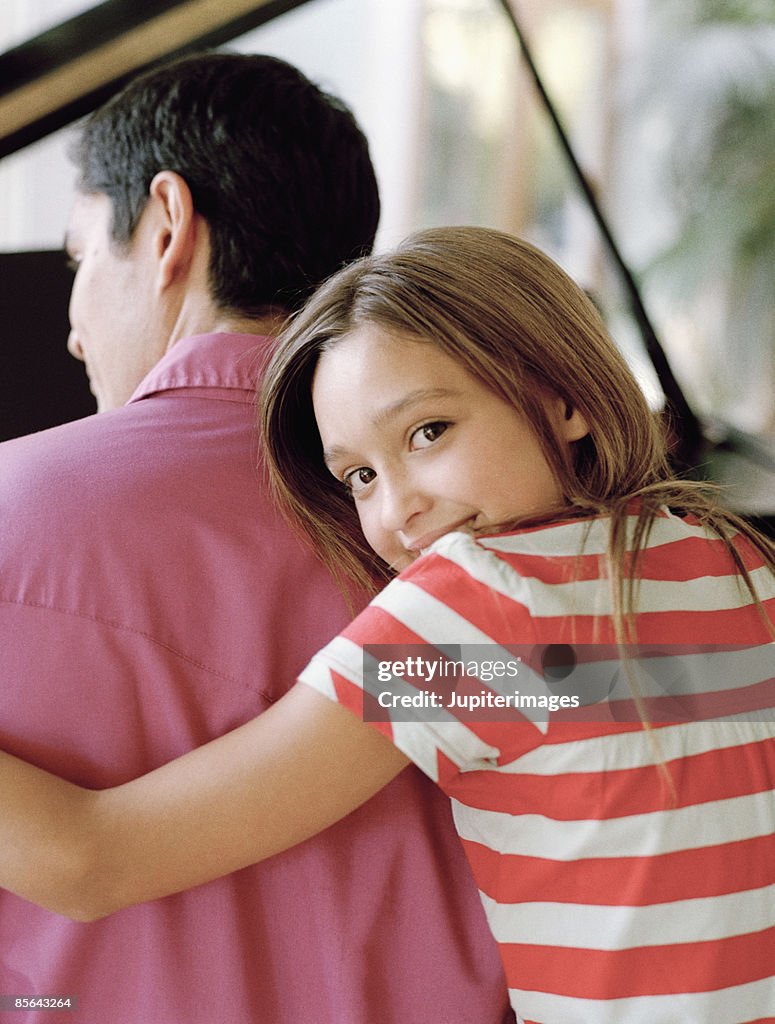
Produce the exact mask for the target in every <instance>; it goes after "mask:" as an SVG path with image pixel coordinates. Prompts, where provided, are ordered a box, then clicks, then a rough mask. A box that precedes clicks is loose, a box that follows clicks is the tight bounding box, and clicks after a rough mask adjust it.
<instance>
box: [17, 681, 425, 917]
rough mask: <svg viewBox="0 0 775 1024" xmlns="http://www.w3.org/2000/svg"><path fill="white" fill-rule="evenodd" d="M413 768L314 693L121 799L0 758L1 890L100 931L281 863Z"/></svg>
mask: <svg viewBox="0 0 775 1024" xmlns="http://www.w3.org/2000/svg"><path fill="white" fill-rule="evenodd" d="M406 764H408V761H407V758H406V757H405V756H404V755H403V754H402V753H401V752H400V751H398V750H397V749H396V748H395V747H394V746H393V745H392V743H390V741H389V740H388V739H386V738H385V737H384V736H382V735H381V734H380V733H378V732H376V731H375V730H374V729H372V728H371V727H370V726H368V725H364V723H363V722H361V721H359V720H358V718H357V717H356V716H355V715H353V714H351V713H350V712H349V711H347V710H345V709H344V708H342V707H340V706H339V705H338V704H335V703H334V702H332V701H330V700H329V699H328V698H327V697H324V696H322V695H321V694H319V693H317V692H316V691H315V690H313V689H311V688H310V687H308V686H305V685H303V684H300V685H296V686H294V687H293V689H292V690H290V691H289V693H288V694H286V696H285V697H283V698H282V700H280V701H278V702H277V704H275V705H274V706H273V707H271V708H270V709H269V710H268V711H266V712H264V713H263V714H262V715H260V716H259V717H258V718H256V719H254V720H253V721H252V722H249V723H248V724H247V725H243V726H241V727H240V728H238V729H235V730H234V731H233V732H231V733H228V734H227V735H226V736H223V737H221V738H220V739H218V740H214V741H213V742H212V743H208V744H206V745H205V746H203V747H200V748H198V749H197V750H194V751H191V753H189V754H186V755H185V756H183V757H181V758H179V759H178V760H176V761H172V762H171V763H170V764H167V765H165V766H164V767H163V768H159V769H157V770H156V771H153V772H150V773H149V774H148V775H144V776H143V777H142V778H140V779H136V780H135V781H133V782H128V783H126V784H124V785H122V786H116V787H115V788H113V789H105V790H97V791H95V790H88V789H82V788H81V787H79V786H75V785H73V784H72V783H69V782H65V781H64V780H62V779H60V778H57V777H56V776H53V775H50V774H49V773H47V772H44V771H42V770H41V769H39V768H35V767H33V766H32V765H29V764H27V763H26V762H24V761H20V760H18V759H17V758H14V757H12V756H11V755H9V754H0V821H2V830H0V886H3V887H4V888H7V889H10V890H11V891H13V892H15V893H17V894H18V895H19V896H23V897H24V898H25V899H29V900H32V901H33V902H34V903H39V904H40V905H41V906H44V907H46V908H48V909H49V910H54V911H56V912H57V913H60V914H65V915H66V916H68V917H73V918H75V919H76V920H84V921H88V920H94V919H96V918H99V917H103V916H105V915H106V914H110V913H112V912H113V911H115V910H119V909H121V908H122V907H125V906H129V905H130V904H133V903H141V902H144V901H145V900H152V899H156V898H158V897H160V896H166V895H169V894H170V893H173V892H179V891H180V890H182V889H189V888H191V887H192V886H195V885H199V884H201V883H202V882H207V881H210V880H211V879H213V878H217V877H219V876H221V875H225V874H228V873H229V872H231V871H236V870H238V869H239V868H243V867H246V866H247V865H248V864H253V863H255V862H256V861H259V860H263V859H264V858H265V857H270V856H272V854H275V853H280V852H281V851H282V850H285V849H287V848H288V847H290V846H294V845H295V844H296V843H299V842H301V841H302V840H304V839H307V838H309V837H310V836H312V835H315V834H316V833H318V832H320V831H322V830H323V829H324V828H326V827H327V826H328V825H331V824H333V823H334V822H335V821H338V820H339V819H340V818H343V817H345V815H347V814H349V812H350V811H352V810H354V809H355V808H356V807H358V806H360V804H362V803H364V802H365V801H366V800H368V798H369V797H370V796H372V795H373V794H374V793H376V792H377V791H378V790H379V789H381V788H382V787H383V786H385V785H387V783H388V782H389V781H390V780H391V779H392V778H393V777H394V776H395V775H397V774H398V773H399V771H401V769H402V768H403V767H405V765H406Z"/></svg>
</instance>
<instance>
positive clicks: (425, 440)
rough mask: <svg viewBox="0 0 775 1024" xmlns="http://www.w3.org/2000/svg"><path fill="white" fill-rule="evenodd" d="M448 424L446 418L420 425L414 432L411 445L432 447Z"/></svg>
mask: <svg viewBox="0 0 775 1024" xmlns="http://www.w3.org/2000/svg"><path fill="white" fill-rule="evenodd" d="M448 426H449V423H447V422H445V421H444V420H434V421H433V422H432V423H423V425H422V426H421V427H418V428H417V430H415V432H414V433H413V434H412V436H411V439H410V447H411V448H412V449H415V448H430V446H431V445H432V444H433V443H434V442H435V441H438V439H439V438H440V437H441V435H442V434H443V433H444V431H445V430H446V429H447V427H448Z"/></svg>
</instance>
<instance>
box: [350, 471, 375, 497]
mask: <svg viewBox="0 0 775 1024" xmlns="http://www.w3.org/2000/svg"><path fill="white" fill-rule="evenodd" d="M376 475H377V474H376V473H375V472H374V470H373V469H369V468H368V466H360V467H359V468H358V469H353V470H351V471H350V472H349V473H347V474H345V477H344V479H343V480H342V483H343V484H344V486H345V487H346V488H347V490H348V491H349V492H350V494H358V492H359V491H362V490H363V489H364V488H365V487H368V485H369V484H370V483H371V481H372V480H373V479H374V477H375V476H376Z"/></svg>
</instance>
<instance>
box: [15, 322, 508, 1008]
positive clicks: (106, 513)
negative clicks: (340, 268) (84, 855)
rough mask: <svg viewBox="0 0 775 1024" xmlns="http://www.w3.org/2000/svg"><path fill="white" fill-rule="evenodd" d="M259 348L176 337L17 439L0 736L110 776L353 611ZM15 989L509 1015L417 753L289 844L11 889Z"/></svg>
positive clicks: (267, 690)
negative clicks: (270, 473)
mask: <svg viewBox="0 0 775 1024" xmlns="http://www.w3.org/2000/svg"><path fill="white" fill-rule="evenodd" d="M268 344H269V342H268V341H267V340H266V339H260V338H255V337H248V336H238V335H226V334H220V335H202V336H198V337H193V338H187V339H184V340H182V341H180V342H178V343H177V344H176V345H175V346H174V347H173V348H172V349H171V350H170V351H169V352H168V353H167V355H166V356H165V357H164V359H162V361H161V362H160V363H159V364H158V365H157V366H156V367H155V368H154V369H153V370H152V371H151V373H150V374H149V375H148V377H147V378H146V379H145V380H144V381H143V383H142V384H141V386H140V387H139V388H138V390H137V391H136V393H135V394H134V395H133V397H132V399H131V400H130V402H129V403H128V404H127V405H126V406H124V407H123V408H121V409H117V410H113V411H111V412H107V413H102V414H100V415H99V416H91V417H88V418H86V419H83V420H79V421H77V422H74V423H69V424H65V425H63V426H61V427H56V428H54V429H53V430H47V431H44V432H41V433H38V434H33V435H30V436H28V437H22V438H17V439H15V440H12V441H7V442H5V443H4V444H2V445H0V652H1V654H0V664H1V665H2V679H1V685H0V746H2V747H4V748H5V749H7V750H10V751H11V752H13V753H15V754H18V755H20V756H22V757H24V758H27V759H29V760H32V761H34V762H35V763H36V764H39V765H41V766H42V767H44V768H47V769H49V770H51V771H54V772H57V773H58V774H61V775H63V776H65V777H67V778H69V779H71V780H72V781H74V782H77V783H80V784H82V785H86V786H90V787H94V788H99V787H103V786H110V785H116V784H117V783H120V782H123V781H125V780H128V779H131V778H133V777H135V776H137V775H139V774H142V773H144V772H147V771H149V770H151V769H153V768H155V767H157V766H158V765H160V764H162V763H164V762H166V761H167V760H169V759H171V758H174V757H176V756H177V755H179V754H182V753H183V752H185V751H186V750H189V749H190V748H192V747H194V746H197V745H199V744H201V743H204V742H206V741H207V740H209V739H211V738H212V737H214V736H216V735H219V734H221V733H223V732H224V731H226V730H228V729H231V728H233V727H235V726H237V725H239V724H241V723H242V722H244V721H246V720H248V719H249V718H251V717H253V716H254V715H256V714H258V713H260V712H261V711H262V710H264V709H265V708H266V707H267V706H268V705H269V704H271V703H272V702H273V701H274V700H276V699H277V698H278V697H279V696H280V695H281V694H282V693H283V692H284V691H285V690H286V689H287V688H288V686H289V685H291V684H292V682H293V681H294V679H295V675H296V673H297V672H298V671H299V670H300V669H301V668H303V666H304V665H305V664H306V662H307V660H308V659H309V657H310V655H311V654H313V653H314V652H315V650H317V649H318V648H319V647H320V646H322V645H323V644H324V643H325V642H326V641H327V640H328V639H330V638H331V637H332V636H333V635H334V634H335V633H336V632H337V631H338V630H339V629H340V628H341V626H342V625H343V624H344V623H345V622H346V621H347V619H348V615H347V612H346V610H345V608H344V605H343V602H342V601H341V599H340V598H339V596H338V594H337V592H336V590H335V589H334V587H333V585H332V583H331V582H330V580H329V579H328V577H327V576H326V574H325V573H324V572H323V570H322V569H321V568H320V567H318V566H317V564H316V563H315V562H314V561H313V560H312V558H311V557H310V556H309V555H308V554H307V553H306V552H305V551H304V550H303V549H302V548H301V547H300V546H299V544H298V542H297V541H295V540H294V539H293V537H292V535H291V534H290V532H289V530H288V528H287V527H286V526H285V525H284V524H283V523H282V522H281V521H280V519H279V517H278V515H277V514H276V512H275V511H274V510H273V508H272V507H271V505H270V502H269V500H268V498H267V496H266V494H265V491H264V489H263V486H262V482H261V478H260V472H259V471H258V469H257V468H256V465H257V453H256V433H255V399H254V392H255V377H256V367H257V365H258V362H259V361H260V356H261V354H262V352H263V351H264V350H265V349H266V347H267V345H268ZM0 994H3V995H20V996H35V995H37V996H50V995H60V996H64V995H70V996H75V997H76V998H77V1000H78V1006H77V1010H76V1011H75V1012H70V1013H61V1014H60V1013H56V1012H52V1011H46V1013H45V1020H46V1022H47V1024H57V1022H67V1024H306V1022H310V1024H312V1022H314V1024H490V1022H493V1024H494V1022H499V1024H500V1022H501V1021H503V1020H510V1019H511V1018H510V1016H509V1014H510V1011H509V1010H508V1009H507V997H506V990H505V985H504V981H503V974H502V969H501V966H500V962H499V960H498V955H497V952H496V950H495V946H494V943H493V941H492V939H491V937H490V935H489V932H488V930H487V927H486V925H485V923H484V918H483V914H482V910H481V906H480V904H479V899H478V896H477V893H476V891H475V888H474V886H473V882H472V881H471V879H470V876H469V873H468V868H467V865H466V863H465V861H464V858H463V854H462V851H461V849H460V846H459V843H458V840H457V837H456V836H455V834H454V832H453V828H452V824H451V820H450V812H449V808H448V805H447V802H446V799H445V798H444V797H443V796H441V794H440V793H439V792H437V790H436V788H435V787H434V786H433V785H432V784H431V783H430V782H428V781H427V780H425V779H424V778H422V777H421V776H420V775H419V773H418V772H417V771H416V770H415V769H408V770H407V771H406V772H403V773H402V774H401V775H400V776H399V777H398V779H396V780H395V781H394V782H393V783H392V784H391V785H390V786H389V787H387V788H386V789H385V790H384V791H383V792H382V793H381V794H378V795H377V796H376V797H375V798H374V799H373V800H371V801H370V802H369V803H368V804H367V805H365V806H364V807H363V808H361V809H360V810H359V811H357V812H355V813H354V814H352V815H351V816H350V817H349V818H347V819H346V820H345V821H343V822H340V823H339V824H338V825H336V826H334V827H333V828H331V829H329V830H328V831H327V832H326V833H324V834H322V835H320V836H318V837H316V838H314V839H312V840H309V841H307V842H306V843H304V844H302V845H301V846H299V847H297V848H295V849H293V850H290V851H288V852H287V853H285V854H281V855H279V856H277V857H274V858H272V859H270V860H268V861H266V862H265V863H264V864H261V865H258V866H256V867H253V868H247V869H245V870H244V871H240V872H238V873H236V874H233V875H230V876H229V877H227V878H224V879H220V880H218V881H215V882H212V883H209V884H208V885H204V886H200V887H199V888H198V889H196V890H192V891H191V892H187V893H182V894H179V895H175V896H170V897H167V898H166V899H162V900H156V901H155V902H153V903H148V904H144V905H142V906H137V907H131V908H128V909H126V910H123V911H120V912H118V913H116V914H114V915H112V916H111V917H109V918H106V919H104V920H102V921H98V922H95V923H93V924H82V923H75V922H72V921H69V920H66V919H64V918H62V917H59V916H57V915H55V914H51V913H49V912H47V911H45V910H41V909H39V908H37V907H35V906H33V905H32V904H30V903H27V902H25V901H24V900H21V899H18V898H17V897H15V896H13V895H10V894H8V893H4V892H0ZM4 1016H5V1015H3V1019H4ZM42 1019H43V1015H42V1014H41V1013H35V1014H25V1013H24V1012H14V1015H13V1021H14V1024H32V1022H33V1021H34V1022H35V1024H40V1021H41V1020H42ZM9 1020H10V1017H9Z"/></svg>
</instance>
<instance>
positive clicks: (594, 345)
mask: <svg viewBox="0 0 775 1024" xmlns="http://www.w3.org/2000/svg"><path fill="white" fill-rule="evenodd" d="M363 324H374V325H376V326H379V327H381V328H383V329H384V330H386V331H387V332H394V333H397V334H398V333H400V334H401V335H407V334H408V335H410V336H414V337H416V338H417V339H418V341H423V342H428V343H432V344H435V345H438V347H439V348H440V349H442V350H443V351H444V352H445V353H447V354H448V355H449V356H451V357H452V358H453V359H455V360H456V361H457V362H459V363H461V364H462V365H463V366H465V367H466V368H467V369H468V370H469V372H470V373H471V374H473V376H474V377H476V378H478V379H479V380H480V381H482V382H483V383H484V384H486V385H487V386H488V387H489V388H491V389H492V391H494V392H495V393H496V394H498V395H500V396H501V397H502V398H504V399H505V400H506V401H508V402H509V403H510V404H512V405H513V406H514V407H515V408H516V409H518V410H519V411H520V412H521V413H522V414H523V415H524V416H525V417H526V418H527V420H528V422H530V423H531V424H532V426H533V429H534V430H535V432H536V435H537V437H538V439H539V441H540V443H541V446H542V448H543V451H544V454H545V456H546V458H547V460H548V462H549V465H550V466H552V467H553V469H554V472H555V474H556V476H557V479H558V480H559V482H560V486H561V489H562V493H563V502H562V504H561V506H558V507H555V508H552V509H547V510H546V511H545V513H544V514H542V516H541V517H540V520H539V519H537V518H536V517H532V518H531V519H530V520H529V521H528V520H526V519H522V520H520V521H518V522H516V523H510V524H503V525H504V526H505V527H508V528H513V527H514V526H520V525H535V524H536V523H537V522H539V521H540V522H550V521H552V520H559V519H568V518H569V517H588V516H594V515H606V516H609V517H610V535H609V537H610V539H609V545H608V553H607V557H606V562H607V567H606V573H607V576H608V578H609V583H610V586H611V590H612V594H613V608H614V625H615V631H616V635H617V639H618V640H619V641H620V642H621V643H625V642H631V641H634V640H635V636H634V632H633V623H634V613H635V611H636V606H637V578H638V571H637V560H638V553H639V552H640V551H641V550H642V548H643V546H644V545H645V543H646V541H647V538H648V533H649V530H650V528H651V525H652V523H653V521H654V517H655V516H656V515H657V513H658V510H659V509H660V508H661V507H663V506H665V505H667V506H668V507H669V508H670V509H671V510H672V511H673V512H674V513H675V514H677V515H689V516H693V517H696V519H697V520H698V521H699V522H700V523H702V524H704V525H705V526H707V528H708V529H710V530H711V531H712V532H713V533H715V534H717V535H718V536H719V537H721V538H722V539H723V540H724V541H725V543H726V545H727V547H728V549H729V553H730V558H731V559H732V560H733V562H734V564H735V566H736V568H737V570H738V571H739V573H740V574H741V576H742V578H743V579H744V580H745V582H746V584H747V586H748V589H749V590H750V592H751V594H752V595H753V599H754V600H755V601H757V604H758V603H759V602H758V599H757V598H756V594H755V591H754V589H753V586H752V583H751V580H750V577H749V574H748V572H747V570H746V568H745V565H744V564H743V560H742V558H741V555H740V554H739V552H738V549H737V547H736V546H735V544H733V543H732V537H733V535H735V534H738V535H742V536H743V537H745V538H746V539H747V541H748V542H749V543H750V544H751V545H753V547H754V548H755V549H756V551H758V552H759V554H760V555H761V557H762V558H763V559H764V561H765V563H766V564H768V565H769V566H770V568H772V569H773V570H775V545H773V543H772V542H771V541H770V540H769V539H767V538H765V537H763V536H762V535H761V534H759V533H758V532H757V531H756V530H755V529H753V527H751V526H750V525H748V524H747V523H745V522H744V521H742V520H741V519H739V518H738V517H736V516H734V515H732V514H730V513H729V512H727V511H725V510H724V509H723V508H722V507H720V506H719V504H718V500H717V496H716V494H715V492H714V491H713V489H712V488H710V487H708V486H707V485H705V484H702V483H698V482H692V481H685V480H679V479H676V478H675V477H674V476H673V474H672V473H671V471H670V469H669V466H668V462H667V456H666V449H665V441H664V431H663V429H662V426H661V424H660V422H659V420H658V418H657V417H656V416H655V415H654V414H653V413H652V412H651V410H650V409H649V408H648V405H647V403H646V401H645V399H644V396H643V394H642V392H641V389H640V387H639V386H638V384H637V382H636V380H635V378H634V377H633V375H632V373H631V372H630V369H629V367H628V366H627V364H626V362H625V360H624V359H623V357H622V356H621V354H620V353H619V351H618V349H617V348H616V346H615V345H614V343H613V342H612V341H611V339H610V337H609V335H608V333H607V331H606V329H605V327H604V325H603V322H602V320H601V317H600V315H599V314H598V312H597V310H596V309H595V307H594V305H593V304H592V303H591V302H590V300H589V299H588V297H587V296H586V294H585V293H584V292H583V290H582V289H581V288H579V287H578V286H577V285H576V284H575V283H574V282H573V281H572V280H571V279H570V278H569V277H568V276H567V275H566V274H565V273H564V272H563V271H562V270H561V269H560V268H559V267H558V266H557V265H556V264H555V263H554V262H553V261H552V260H550V259H549V258H548V257H547V256H546V255H544V254H543V253H542V252H540V251H539V250H537V249H536V248H534V247H533V246H531V245H529V244H528V243H526V242H523V241H520V240H518V239H515V238H513V237H511V236H509V235H506V234H503V233H502V232H498V231H494V230H490V229H486V228H465V227H460V228H439V229H433V230H430V231H424V232H420V233H419V234H416V235H414V236H412V237H411V238H409V239H408V240H407V241H406V242H405V243H403V244H402V245H401V246H399V247H398V248H397V249H396V250H395V251H393V252H390V253H387V254H384V255H376V256H372V257H369V258H367V259H364V260H361V261H359V262H358V263H356V264H354V265H352V266H350V267H348V268H347V269H345V270H343V271H341V272H340V273H339V274H337V275H336V276H335V277H333V278H332V279H331V280H329V281H328V282H327V283H326V284H325V285H324V286H323V287H322V288H321V289H320V290H319V291H318V292H317V293H316V295H315V296H313V298H312V299H311V300H310V302H309V303H308V305H307V306H306V307H305V309H304V310H303V311H302V312H301V313H300V314H299V315H298V316H297V317H296V318H295V319H294V320H293V321H291V323H290V325H289V326H288V327H287V329H286V330H285V331H284V332H283V335H282V336H281V338H280V341H279V345H278V347H277V350H276V352H275V354H274V356H273V358H272V360H271V362H270V364H269V366H268V368H267V372H266V374H265V376H264V383H263V388H262V393H261V399H260V407H261V425H262V430H263V435H264V441H265V450H266V458H267V464H268V469H269V475H270V480H271V484H272V487H273V490H274V492H275V495H276V497H277V499H278V500H279V502H280V504H281V506H282V507H283V509H284V510H285V512H286V514H287V515H288V516H289V517H290V519H291V520H292V522H293V523H295V525H296V526H297V527H298V528H299V529H300V531H301V532H302V533H303V534H305V535H306V537H307V538H308V539H309V540H310V541H311V543H312V545H313V547H314V548H315V550H316V551H317V552H318V554H319V555H320V557H321V558H322V559H323V561H324V562H325V563H326V564H327V565H328V567H329V568H330V569H331V571H332V572H333V573H334V574H335V576H336V577H337V578H338V579H339V581H340V583H341V584H342V585H343V586H345V587H347V586H348V585H350V586H352V585H353V584H354V585H355V586H356V587H358V588H365V589H366V590H367V591H370V592H374V591H376V590H378V589H379V588H381V587H382V586H383V585H384V584H385V583H386V582H387V581H388V580H389V579H390V577H391V576H392V571H391V569H390V567H389V566H387V565H385V564H384V563H383V562H381V561H380V559H379V558H378V557H377V556H376V555H375V554H374V552H373V551H372V550H371V549H370V548H369V547H368V545H367V544H366V542H365V540H364V538H363V535H362V533H361V530H360V526H359V523H358V517H357V514H356V511H355V508H354V506H353V503H352V501H351V499H350V498H349V497H348V496H347V495H346V494H345V493H344V491H343V489H342V487H341V485H340V484H339V483H338V482H337V481H336V480H335V479H334V478H333V477H332V476H331V474H330V473H329V472H328V470H327V469H326V467H325V465H324V464H323V457H322V448H321V444H320V439H319V436H318V431H317V426H316V424H315V418H314V413H313V409H312V398H311V392H312V379H313V375H314V372H315V367H316V365H317V361H318V358H319V357H320V354H321V352H323V351H325V350H326V349H327V348H330V347H331V346H332V345H335V344H336V341H337V339H339V338H341V337H342V336H344V335H346V334H348V333H349V332H350V331H352V330H353V329H354V328H356V327H358V326H360V325H363ZM547 396H559V397H561V398H563V399H564V400H565V401H566V402H567V403H568V404H569V406H571V407H572V408H575V409H578V410H579V411H580V412H581V413H582V414H583V416H584V417H585V419H586V421H587V423H588V424H589V427H590V432H589V435H588V436H587V437H585V438H583V439H582V440H581V441H577V442H575V443H574V444H573V445H570V446H569V445H568V444H567V443H564V442H562V441H561V440H560V439H559V438H558V437H557V436H556V435H555V430H554V427H553V424H552V421H551V419H550V417H549V416H548V415H547V412H546V402H545V400H546V397H547ZM633 499H639V500H638V502H637V504H636V506H633ZM633 507H636V508H637V519H636V520H635V521H634V523H633V519H632V518H631V513H632V510H633ZM628 552H629V554H628ZM759 607H760V609H761V605H759Z"/></svg>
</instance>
